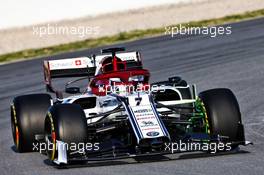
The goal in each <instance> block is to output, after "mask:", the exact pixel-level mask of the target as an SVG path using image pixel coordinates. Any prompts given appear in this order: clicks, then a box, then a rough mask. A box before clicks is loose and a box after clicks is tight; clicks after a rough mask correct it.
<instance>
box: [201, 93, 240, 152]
mask: <svg viewBox="0 0 264 175" xmlns="http://www.w3.org/2000/svg"><path fill="white" fill-rule="evenodd" d="M199 98H200V100H201V101H202V104H203V105H204V107H205V110H206V112H205V113H206V118H207V119H208V124H209V128H208V132H209V134H211V135H220V136H223V138H226V140H227V142H231V143H238V142H244V141H245V138H244V129H243V125H242V121H241V113H240V109H239V105H238V102H237V99H236V97H235V95H234V94H233V92H232V91H231V90H229V89H211V90H207V91H204V92H201V93H200V94H199ZM236 146H237V145H235V147H236Z"/></svg>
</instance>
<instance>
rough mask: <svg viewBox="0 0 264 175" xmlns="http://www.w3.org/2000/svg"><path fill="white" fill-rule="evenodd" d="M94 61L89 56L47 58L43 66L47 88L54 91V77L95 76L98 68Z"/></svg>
mask: <svg viewBox="0 0 264 175" xmlns="http://www.w3.org/2000/svg"><path fill="white" fill-rule="evenodd" d="M94 63H95V61H94V60H93V59H92V58H89V57H80V58H69V59H60V60H45V61H44V64H43V67H44V80H45V84H46V86H47V90H48V91H51V92H54V90H53V88H52V86H51V79H53V78H63V77H84V76H87V77H88V76H94V74H95V69H96V67H95V64H94Z"/></svg>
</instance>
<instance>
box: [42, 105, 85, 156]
mask: <svg viewBox="0 0 264 175" xmlns="http://www.w3.org/2000/svg"><path fill="white" fill-rule="evenodd" d="M45 140H46V146H47V155H48V157H49V159H50V160H52V161H53V160H55V159H56V158H57V157H58V152H57V149H56V144H57V141H62V142H64V143H66V144H67V145H68V148H67V152H68V153H69V152H71V151H73V152H74V151H78V150H70V147H71V145H75V146H78V145H80V143H81V144H85V143H86V142H87V140H88V130H87V121H86V117H85V114H84V111H83V109H82V108H81V107H80V105H77V104H58V105H55V106H53V107H52V108H51V109H50V111H49V112H48V114H47V116H46V119H45ZM50 145H51V146H50ZM78 148H79V147H77V149H78Z"/></svg>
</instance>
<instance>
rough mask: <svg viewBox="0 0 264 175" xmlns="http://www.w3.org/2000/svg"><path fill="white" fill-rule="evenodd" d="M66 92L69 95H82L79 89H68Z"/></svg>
mask: <svg viewBox="0 0 264 175" xmlns="http://www.w3.org/2000/svg"><path fill="white" fill-rule="evenodd" d="M65 92H66V93H68V94H77V93H81V90H80V88H79V87H66V88H65Z"/></svg>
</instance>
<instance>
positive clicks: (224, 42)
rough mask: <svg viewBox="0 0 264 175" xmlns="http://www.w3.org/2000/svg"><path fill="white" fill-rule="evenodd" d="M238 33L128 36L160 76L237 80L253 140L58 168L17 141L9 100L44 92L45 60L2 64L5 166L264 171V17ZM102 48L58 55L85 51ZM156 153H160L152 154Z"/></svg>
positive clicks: (12, 169) (220, 82)
mask: <svg viewBox="0 0 264 175" xmlns="http://www.w3.org/2000/svg"><path fill="white" fill-rule="evenodd" d="M231 26H232V34H231V35H227V36H218V37H216V38H211V37H209V36H182V37H177V38H170V37H169V36H162V37H155V38H150V39H143V40H139V41H133V42H128V43H124V44H122V46H125V47H127V48H128V49H129V50H140V51H141V52H142V55H143V57H144V64H145V67H146V68H149V69H150V71H151V73H152V81H154V80H164V79H166V77H169V76H173V75H180V76H182V77H184V79H186V80H188V82H189V83H195V84H197V87H198V91H203V90H206V89H209V88H218V87H226V88H231V89H232V90H233V92H234V93H235V95H236V96H237V99H238V101H239V104H240V107H241V112H242V119H243V122H244V124H245V132H246V138H247V140H250V141H253V142H254V145H253V146H248V147H243V146H242V147H241V150H243V151H241V152H240V153H237V154H228V155H224V156H220V155H214V156H205V155H201V154H193V155H192V154H191V155H189V154H188V155H183V156H179V157H178V158H176V159H175V160H170V161H155V162H150V161H147V163H133V164H126V163H122V162H119V163H117V165H115V164H113V163H111V162H110V163H108V164H105V165H104V166H101V165H98V166H97V165H95V166H90V167H89V166H88V167H79V168H70V169H62V170H61V169H60V170H58V169H56V168H54V167H53V166H51V165H49V163H48V162H47V161H46V157H45V156H44V155H40V154H39V153H26V154H19V153H16V152H14V150H13V149H12V145H13V141H12V137H11V127H10V117H9V113H10V112H9V104H10V102H11V100H12V98H13V97H14V96H17V95H20V94H27V93H34V92H44V90H45V89H44V85H43V74H42V60H43V59H46V58H41V59H35V60H30V61H24V62H18V63H13V64H7V65H2V66H0V82H1V85H0V94H1V95H0V99H1V100H0V174H2V175H3V174H94V175H101V174H109V175H112V174H115V175H117V174H129V175H131V174H140V175H142V174H151V175H152V174H157V175H159V174H215V175H217V174H263V172H264V168H263V165H264V149H263V148H264V136H263V133H264V108H263V103H264V98H263V97H264V30H263V29H264V19H256V20H251V21H246V22H241V23H236V24H231ZM100 49H101V48H96V49H89V50H83V51H78V52H72V53H66V54H61V55H57V56H54V57H53V58H65V57H77V56H83V55H90V54H91V53H98V52H99V50H100ZM150 160H152V159H150Z"/></svg>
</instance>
